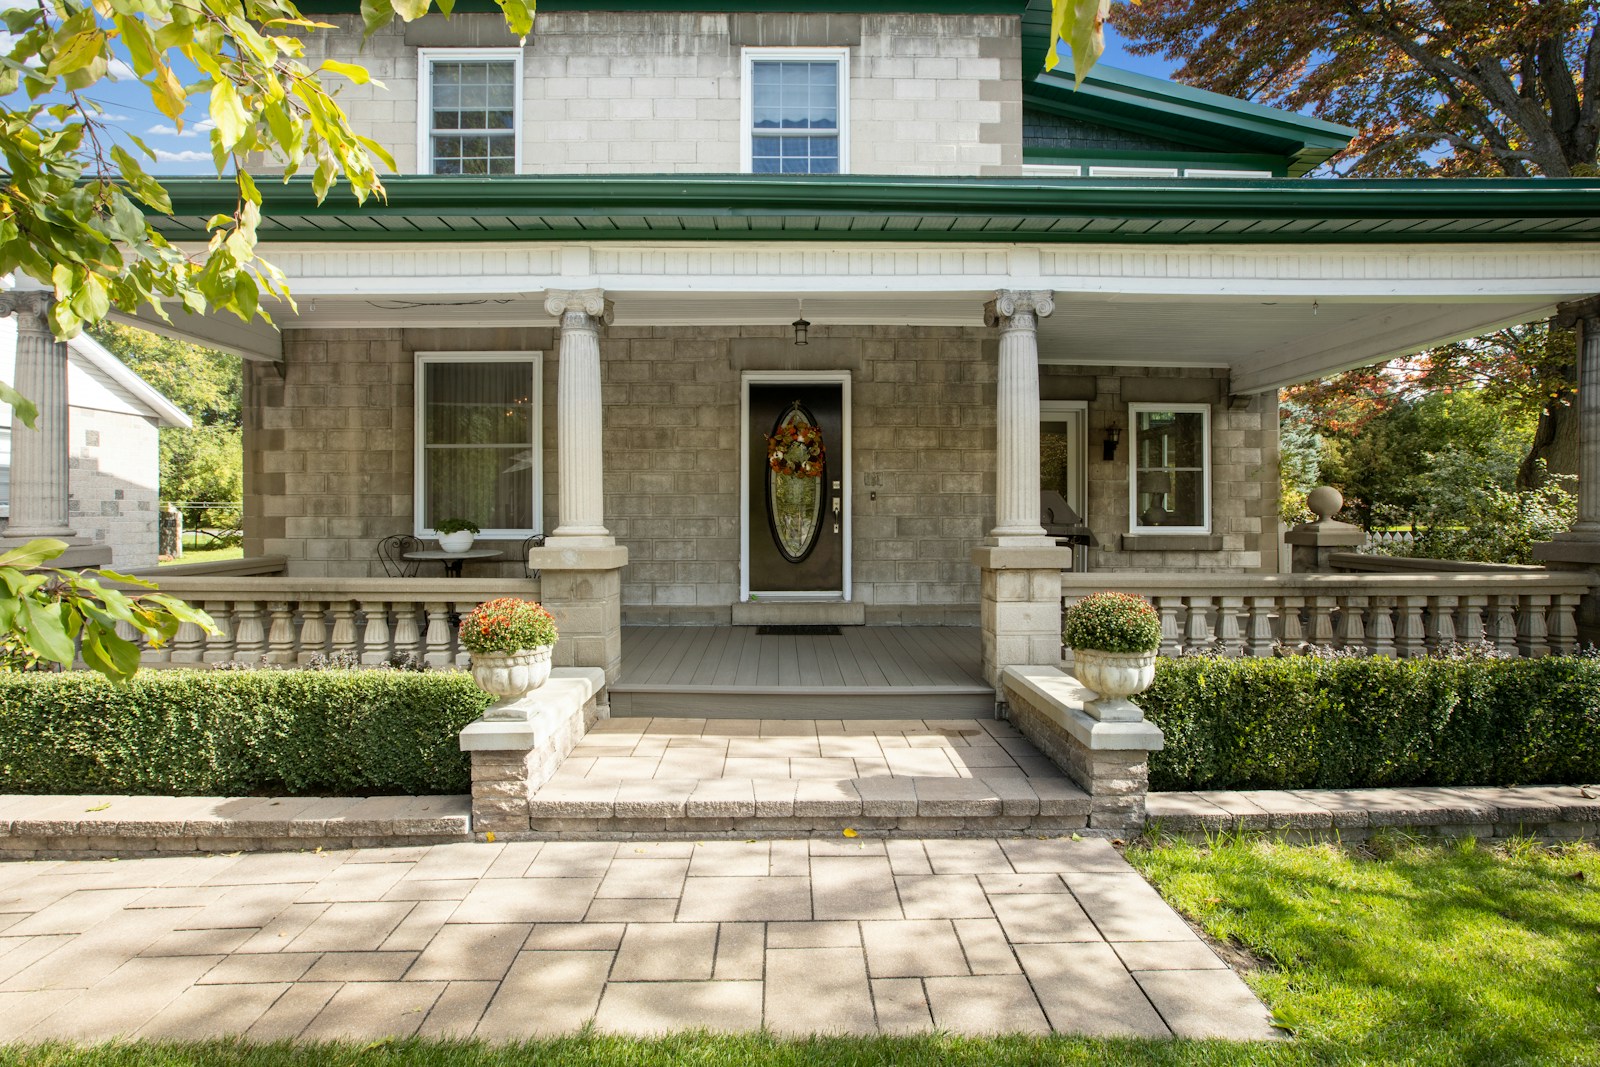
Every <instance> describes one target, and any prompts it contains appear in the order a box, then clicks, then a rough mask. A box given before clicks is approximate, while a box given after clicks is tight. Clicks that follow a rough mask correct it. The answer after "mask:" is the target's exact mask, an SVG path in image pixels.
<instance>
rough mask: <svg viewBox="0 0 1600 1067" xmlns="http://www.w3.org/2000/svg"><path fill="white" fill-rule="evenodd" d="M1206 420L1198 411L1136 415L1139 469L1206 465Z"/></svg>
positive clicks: (1157, 412)
mask: <svg viewBox="0 0 1600 1067" xmlns="http://www.w3.org/2000/svg"><path fill="white" fill-rule="evenodd" d="M1205 434H1206V417H1205V415H1204V413H1202V412H1199V411H1141V412H1139V458H1138V463H1139V466H1140V467H1201V466H1203V465H1204V464H1205V456H1206V451H1205V449H1206V446H1205Z"/></svg>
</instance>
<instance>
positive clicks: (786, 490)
mask: <svg viewBox="0 0 1600 1067" xmlns="http://www.w3.org/2000/svg"><path fill="white" fill-rule="evenodd" d="M746 388H747V389H748V393H747V396H746V402H747V404H748V408H747V409H746V410H747V418H746V419H745V428H746V429H745V433H746V440H745V449H746V461H745V478H746V483H745V513H744V527H745V529H744V537H745V546H746V551H747V552H748V556H747V567H748V569H747V571H746V574H747V577H748V581H749V585H748V589H749V592H750V594H751V595H752V596H753V597H755V598H758V599H759V598H760V597H762V596H764V595H765V596H772V595H782V594H792V595H800V596H807V597H818V596H836V597H843V596H844V595H845V588H846V587H845V555H846V553H845V544H846V535H847V532H848V523H847V518H848V516H847V513H846V507H847V504H848V500H847V494H846V493H845V486H846V485H847V483H848V470H847V455H846V447H847V446H846V441H845V432H844V431H845V405H844V390H845V386H844V383H842V382H839V381H816V380H812V381H806V380H797V381H792V382H791V381H783V382H774V381H750V382H748V383H747V386H746Z"/></svg>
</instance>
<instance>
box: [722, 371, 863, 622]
mask: <svg viewBox="0 0 1600 1067" xmlns="http://www.w3.org/2000/svg"><path fill="white" fill-rule="evenodd" d="M785 383H794V384H804V385H818V384H821V385H829V384H837V385H838V386H839V420H840V422H841V424H842V425H843V426H844V443H843V447H842V448H841V449H840V451H841V452H842V453H843V455H842V456H841V457H840V462H839V466H840V475H839V489H840V496H841V498H842V499H841V501H840V504H839V507H840V509H841V511H842V516H841V518H842V524H841V525H842V528H841V529H840V531H839V535H840V536H841V537H843V538H844V545H843V549H844V552H843V559H842V563H841V566H842V568H843V574H842V575H841V578H842V582H843V588H842V589H837V590H808V591H795V592H785V591H782V590H761V591H759V592H758V593H757V594H756V595H757V596H759V597H761V598H762V599H763V600H842V601H844V602H846V603H848V602H849V600H850V595H851V581H850V571H851V540H852V538H851V529H852V512H853V508H852V507H851V500H850V459H851V457H850V422H851V419H850V372H849V371H847V370H817V371H808V370H747V371H743V372H742V373H740V375H739V602H740V603H748V602H749V600H750V525H751V524H750V386H751V385H783V384H785ZM832 458H833V457H832V456H831V455H830V456H829V459H830V460H831V459H832ZM829 465H830V466H832V464H831V463H830V464H829Z"/></svg>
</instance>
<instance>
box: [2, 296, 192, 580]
mask: <svg viewBox="0 0 1600 1067" xmlns="http://www.w3.org/2000/svg"><path fill="white" fill-rule="evenodd" d="M16 354H17V324H16V319H15V318H5V319H0V381H8V382H13V381H15V378H14V373H15V365H16ZM67 399H68V440H69V442H70V451H69V454H68V461H67V462H68V476H67V491H68V494H69V500H68V507H69V517H70V522H71V525H72V527H73V528H74V529H75V530H76V531H77V532H78V536H79V537H81V538H83V539H85V540H87V541H89V542H92V543H93V544H97V545H104V546H106V547H107V548H109V549H111V565H112V566H113V567H117V568H119V569H124V570H126V569H129V568H133V567H153V566H155V564H156V557H157V547H158V544H159V537H160V532H159V528H158V523H157V516H158V509H159V504H160V499H161V449H160V440H159V430H160V429H161V427H164V426H178V427H183V428H185V429H187V428H188V427H189V426H191V425H192V423H191V422H190V420H189V416H187V415H185V414H184V413H183V412H182V411H179V410H178V408H177V407H176V406H175V405H174V404H173V403H172V401H170V400H168V399H167V398H166V397H165V396H162V395H161V394H160V393H159V392H157V391H156V390H155V388H154V387H152V386H151V385H150V383H149V382H147V381H145V380H144V379H143V378H141V377H139V376H138V375H137V374H135V373H134V372H133V371H131V370H129V369H128V368H127V366H125V365H124V364H123V362H122V361H121V360H119V359H118V358H117V357H116V356H114V355H112V354H111V353H110V352H109V351H107V350H106V348H105V346H104V345H102V344H100V343H99V342H98V341H96V340H95V339H94V338H92V337H90V336H89V335H88V334H80V335H78V336H77V337H76V338H74V339H73V340H71V341H68V342H67ZM31 432H33V431H30V430H28V429H27V428H26V427H24V426H22V425H20V424H13V422H12V418H11V406H10V405H9V404H0V530H3V529H4V527H5V525H6V524H7V523H8V522H9V521H10V514H11V436H12V434H13V433H31Z"/></svg>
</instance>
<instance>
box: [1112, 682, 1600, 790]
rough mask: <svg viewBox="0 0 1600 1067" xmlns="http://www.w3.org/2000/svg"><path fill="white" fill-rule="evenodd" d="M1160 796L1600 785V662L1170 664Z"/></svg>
mask: <svg viewBox="0 0 1600 1067" xmlns="http://www.w3.org/2000/svg"><path fill="white" fill-rule="evenodd" d="M1138 703H1139V704H1140V705H1141V706H1143V707H1144V709H1145V712H1146V714H1147V715H1148V716H1149V718H1150V719H1152V720H1154V721H1155V722H1156V723H1157V724H1158V725H1159V726H1160V727H1161V731H1162V733H1163V734H1164V735H1165V736H1166V748H1165V749H1163V750H1162V751H1160V752H1156V753H1152V755H1151V758H1150V787H1151V788H1152V789H1159V790H1187V789H1315V788H1320V789H1342V788H1355V787H1364V786H1406V785H1446V786H1448V785H1455V786H1468V785H1529V784H1549V785H1559V784H1572V783H1579V782H1592V781H1595V780H1596V779H1597V778H1600V658H1594V657H1568V656H1559V657H1550V658H1546V659H1536V660H1485V659H1465V658H1462V659H1453V658H1452V659H1413V660H1394V659H1388V658H1383V657H1376V658H1371V659H1355V658H1350V659H1345V658H1338V659H1316V658H1312V657H1302V656H1291V657H1285V658H1281V659H1260V660H1252V659H1234V660H1228V659H1207V658H1200V659H1179V660H1162V661H1160V663H1159V665H1158V667H1157V669H1156V680H1155V684H1154V685H1153V686H1152V687H1151V688H1150V689H1149V690H1148V691H1147V692H1145V693H1144V694H1143V695H1141V696H1140V697H1139V698H1138Z"/></svg>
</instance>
